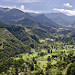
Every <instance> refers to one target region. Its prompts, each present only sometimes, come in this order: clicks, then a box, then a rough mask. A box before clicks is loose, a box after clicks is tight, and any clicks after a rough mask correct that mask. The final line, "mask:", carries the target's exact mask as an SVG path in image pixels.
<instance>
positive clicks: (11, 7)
mask: <svg viewBox="0 0 75 75" xmlns="http://www.w3.org/2000/svg"><path fill="white" fill-rule="evenodd" d="M0 7H2V8H10V9H13V8H16V6H15V5H13V6H0Z"/></svg>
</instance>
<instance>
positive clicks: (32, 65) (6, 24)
mask: <svg viewBox="0 0 75 75" xmlns="http://www.w3.org/2000/svg"><path fill="white" fill-rule="evenodd" d="M48 15H50V14H45V15H44V14H35V15H34V13H33V14H32V15H30V14H29V13H24V12H23V11H20V10H18V9H9V8H0V75H75V28H74V27H72V26H68V24H70V23H67V21H66V20H67V18H68V16H65V15H64V16H63V14H60V15H59V13H58V14H55V15H53V14H52V15H50V16H51V18H52V17H54V18H53V19H54V20H55V18H56V20H55V21H54V22H53V21H52V20H53V19H50V18H49V17H50V16H49V17H48ZM59 16H60V18H61V17H62V16H63V17H62V18H63V19H64V17H67V18H65V19H66V20H65V21H66V22H64V20H63V19H62V18H61V19H60V18H58V19H57V17H59ZM59 19H60V20H61V21H59ZM55 22H57V23H55ZM58 22H59V23H61V24H62V23H63V25H65V24H66V26H63V25H59V24H58ZM73 26H74V23H73Z"/></svg>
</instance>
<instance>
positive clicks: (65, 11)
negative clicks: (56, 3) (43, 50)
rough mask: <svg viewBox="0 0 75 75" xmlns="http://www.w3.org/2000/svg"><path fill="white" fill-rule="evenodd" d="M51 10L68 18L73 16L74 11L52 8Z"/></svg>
mask: <svg viewBox="0 0 75 75" xmlns="http://www.w3.org/2000/svg"><path fill="white" fill-rule="evenodd" d="M53 10H55V11H59V12H62V13H66V14H67V15H69V16H73V15H75V9H73V10H66V9H57V8H54V9H53Z"/></svg>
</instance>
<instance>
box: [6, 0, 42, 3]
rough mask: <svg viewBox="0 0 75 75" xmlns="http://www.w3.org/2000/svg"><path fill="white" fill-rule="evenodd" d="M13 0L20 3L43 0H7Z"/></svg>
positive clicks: (12, 0)
mask: <svg viewBox="0 0 75 75" xmlns="http://www.w3.org/2000/svg"><path fill="white" fill-rule="evenodd" d="M5 1H11V2H18V3H33V2H40V1H41V0H5Z"/></svg>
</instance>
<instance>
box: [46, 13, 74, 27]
mask: <svg viewBox="0 0 75 75" xmlns="http://www.w3.org/2000/svg"><path fill="white" fill-rule="evenodd" d="M45 15H46V16H47V17H48V18H50V19H51V20H52V21H54V22H56V23H57V24H60V25H66V26H68V25H71V24H72V23H73V22H74V21H75V16H68V15H65V14H63V13H48V14H45Z"/></svg>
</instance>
